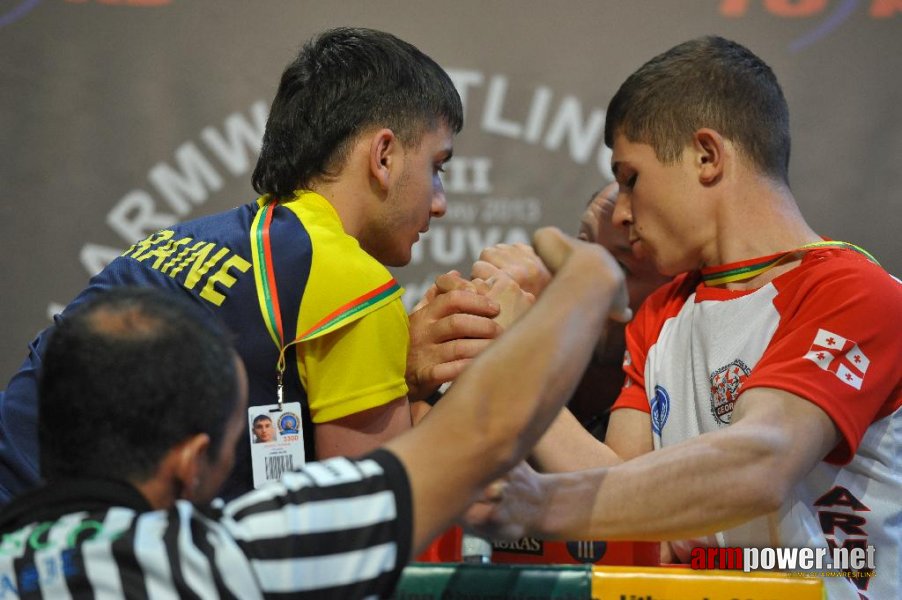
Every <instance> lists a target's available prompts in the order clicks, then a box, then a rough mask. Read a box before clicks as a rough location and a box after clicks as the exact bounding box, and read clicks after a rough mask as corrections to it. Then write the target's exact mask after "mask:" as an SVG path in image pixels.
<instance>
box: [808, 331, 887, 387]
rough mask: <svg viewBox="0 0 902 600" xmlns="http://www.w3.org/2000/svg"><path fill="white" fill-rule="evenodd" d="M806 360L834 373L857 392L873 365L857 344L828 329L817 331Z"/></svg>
mask: <svg viewBox="0 0 902 600" xmlns="http://www.w3.org/2000/svg"><path fill="white" fill-rule="evenodd" d="M805 358H807V359H808V360H810V361H811V362H813V363H814V364H816V365H817V366H819V367H820V368H822V369H823V370H825V371H828V372H830V373H833V374H834V375H836V378H837V379H839V380H840V381H842V382H843V383H845V384H846V385H849V386H852V387H853V388H855V389H856V390H860V389H861V384H862V383H863V382H864V374H865V373H866V372H867V370H868V366H869V365H870V364H871V361H870V360H869V359H868V357H867V355H865V353H864V352H862V351H861V348H859V347H858V344H857V343H856V342H853V341H852V340H847V339H846V338H844V337H842V336H839V335H836V334H835V333H831V332H829V331H827V330H826V329H818V330H817V335H816V336H814V342H813V343H812V344H811V348H810V349H809V350H808V353H807V354H806V355H805Z"/></svg>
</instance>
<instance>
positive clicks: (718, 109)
mask: <svg viewBox="0 0 902 600" xmlns="http://www.w3.org/2000/svg"><path fill="white" fill-rule="evenodd" d="M702 127H710V128H712V129H715V130H716V131H718V132H719V133H720V134H721V135H723V136H724V137H725V138H727V139H729V140H730V141H732V142H733V143H734V144H736V146H737V147H738V149H739V151H740V152H741V153H743V154H744V155H745V156H746V157H748V158H749V159H750V160H751V161H752V162H753V163H754V164H755V165H756V166H757V168H758V169H759V170H760V171H761V172H762V173H764V174H766V175H769V176H770V177H772V178H774V179H777V180H779V181H782V182H784V183H787V182H788V180H789V149H790V136H789V108H788V107H787V106H786V99H785V98H784V97H783V90H782V89H780V84H779V83H778V82H777V78H776V76H775V75H774V73H773V71H772V70H771V69H770V67H768V66H767V64H765V63H764V61H762V60H761V59H760V58H758V57H757V56H755V55H754V54H753V53H752V52H751V51H750V50H748V49H747V48H745V47H744V46H741V45H740V44H737V43H736V42H731V41H729V40H725V39H724V38H721V37H716V36H708V37H702V38H698V39H695V40H691V41H688V42H685V43H682V44H680V45H678V46H675V47H673V48H671V49H670V50H668V51H667V52H665V53H663V54H660V55H658V56H656V57H655V58H653V59H651V60H650V61H648V62H647V63H645V64H644V65H642V67H641V68H639V70H638V71H636V72H635V73H633V74H632V75H630V76H629V78H628V79H627V80H626V81H625V82H624V83H623V85H621V86H620V89H619V90H618V91H617V93H616V94H615V95H614V97H613V98H612V99H611V102H610V104H609V105H608V110H607V115H606V117H605V130H604V141H605V144H606V145H607V146H608V147H613V144H614V136H615V135H617V134H618V133H622V134H623V135H624V136H626V138H627V139H628V140H630V141H632V142H640V143H645V144H649V145H651V146H652V148H654V150H655V154H656V156H657V157H658V160H660V161H661V162H664V163H673V162H676V161H677V160H678V159H679V158H680V156H681V155H682V153H683V149H684V148H685V147H686V145H687V144H688V143H689V142H690V140H691V137H692V134H693V133H694V132H695V131H697V130H698V129H700V128H702Z"/></svg>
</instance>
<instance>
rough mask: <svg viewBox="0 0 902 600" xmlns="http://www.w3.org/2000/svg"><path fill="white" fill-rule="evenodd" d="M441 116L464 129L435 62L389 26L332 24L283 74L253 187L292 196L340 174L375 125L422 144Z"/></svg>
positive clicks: (451, 92) (408, 141)
mask: <svg viewBox="0 0 902 600" xmlns="http://www.w3.org/2000/svg"><path fill="white" fill-rule="evenodd" d="M442 121H443V122H444V124H446V125H447V126H448V127H449V128H450V129H451V130H452V131H453V132H454V133H457V132H459V131H460V129H461V127H462V126H463V108H462V105H461V101H460V96H459V94H458V93H457V90H456V89H455V87H454V84H453V83H452V81H451V79H450V78H449V77H448V74H447V73H445V71H444V70H442V68H441V67H440V66H439V65H438V64H436V62H435V61H433V60H432V59H431V58H429V57H428V56H426V55H425V54H423V53H422V52H420V51H419V50H418V49H417V48H415V47H414V46H413V45H411V44H409V43H407V42H405V41H403V40H400V39H398V38H397V37H395V36H393V35H391V34H388V33H384V32H381V31H374V30H372V29H354V28H344V27H343V28H337V29H331V30H329V31H326V32H324V33H323V34H321V35H319V36H318V37H316V38H314V39H312V40H310V41H309V42H307V43H306V44H305V45H304V47H303V48H302V49H301V51H300V54H299V55H298V57H297V58H296V59H295V60H294V62H292V63H291V64H290V65H288V67H287V68H286V69H285V71H284V73H282V80H281V82H280V84H279V89H278V91H277V92H276V97H275V99H274V100H273V103H272V107H271V109H270V113H269V119H268V121H267V123H266V130H265V131H264V134H263V146H262V148H261V151H260V157H259V159H258V161H257V166H256V168H255V169H254V174H253V177H252V182H253V185H254V189H256V190H257V192H259V193H260V194H272V195H273V196H275V197H285V196H289V195H290V194H291V193H292V192H293V191H294V190H296V189H301V188H306V187H309V186H310V184H311V183H312V182H313V181H314V180H316V179H317V178H320V177H324V176H328V175H331V174H334V172H335V171H336V169H338V168H340V167H341V166H342V165H343V164H344V161H345V159H346V157H347V151H348V149H349V147H350V143H351V142H352V141H353V140H354V139H355V137H356V136H357V135H359V134H361V133H363V132H365V131H366V130H367V129H368V128H371V127H387V128H389V129H391V130H392V131H393V132H394V133H395V134H396V135H397V136H398V138H399V139H400V140H401V142H402V143H403V144H405V145H408V144H409V145H411V146H414V147H415V146H417V145H418V144H419V142H420V140H421V138H422V135H423V133H425V132H426V131H431V130H433V129H435V128H436V127H438V126H439V125H440V124H441V123H442Z"/></svg>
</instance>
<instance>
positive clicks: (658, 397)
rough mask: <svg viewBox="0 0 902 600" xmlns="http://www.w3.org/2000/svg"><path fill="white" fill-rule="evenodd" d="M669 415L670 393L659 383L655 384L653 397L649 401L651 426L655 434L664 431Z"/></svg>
mask: <svg viewBox="0 0 902 600" xmlns="http://www.w3.org/2000/svg"><path fill="white" fill-rule="evenodd" d="M669 416H670V394H668V393H667V390H665V389H664V388H663V387H661V386H660V385H656V386H655V397H654V398H653V399H652V401H651V428H652V431H654V432H655V433H656V434H657V435H661V432H662V431H664V425H666V424H667V417H669Z"/></svg>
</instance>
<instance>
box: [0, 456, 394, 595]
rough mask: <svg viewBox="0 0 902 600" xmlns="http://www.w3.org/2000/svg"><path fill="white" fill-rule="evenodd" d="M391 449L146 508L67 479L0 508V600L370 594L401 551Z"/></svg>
mask: <svg viewBox="0 0 902 600" xmlns="http://www.w3.org/2000/svg"><path fill="white" fill-rule="evenodd" d="M410 504H411V502H410V487H409V483H408V480H407V475H406V473H405V472H404V469H403V467H402V466H401V464H400V462H398V460H397V458H395V456H394V455H392V454H390V453H389V452H387V451H384V450H379V451H376V452H374V453H372V454H370V455H368V456H367V457H365V458H363V459H360V460H357V461H354V460H349V459H346V458H335V459H330V460H328V461H324V462H321V463H311V464H309V465H307V466H306V467H304V468H303V469H302V470H300V471H295V472H292V473H288V474H285V475H284V476H283V477H282V480H281V481H280V482H275V483H271V484H268V485H267V486H266V487H263V488H261V489H258V490H255V491H253V492H250V493H248V494H245V495H243V496H240V497H239V498H236V499H235V500H233V501H231V502H229V503H228V504H226V505H225V506H224V507H223V508H222V509H221V510H217V511H212V510H209V509H207V510H201V509H199V508H197V507H195V506H193V505H192V504H190V503H188V502H185V501H179V502H178V503H177V505H176V506H175V507H174V508H172V509H171V510H168V511H164V510H158V511H152V510H151V509H150V507H149V505H148V504H147V501H146V500H145V499H144V498H143V497H142V496H141V495H140V494H139V493H138V492H137V490H135V489H134V488H133V487H131V486H129V485H127V484H123V483H120V482H113V481H103V480H92V481H73V482H66V483H59V484H56V485H52V486H47V487H44V488H41V489H39V490H36V491H34V492H31V493H29V494H27V495H25V496H22V497H20V498H18V499H16V500H15V501H14V502H13V503H12V504H10V505H9V506H8V507H7V508H6V509H4V510H3V512H2V513H0V535H2V539H0V600H7V599H12V598H48V599H51V598H52V599H54V600H56V599H61V600H62V599H66V598H98V599H104V598H122V597H127V598H240V599H242V600H245V599H253V598H289V597H290V598H311V599H313V598H316V599H321V598H376V597H380V596H383V595H385V594H387V593H389V592H390V591H391V589H392V588H393V587H394V585H395V583H396V582H397V578H398V577H399V575H400V572H401V569H402V568H403V567H404V564H405V563H406V561H407V557H408V556H409V554H410V544H411V536H412V512H411V505H410Z"/></svg>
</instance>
